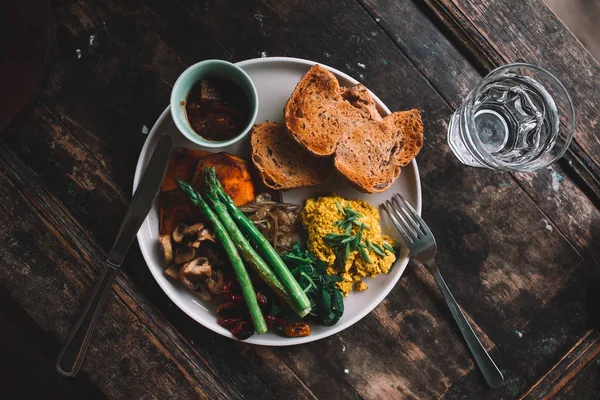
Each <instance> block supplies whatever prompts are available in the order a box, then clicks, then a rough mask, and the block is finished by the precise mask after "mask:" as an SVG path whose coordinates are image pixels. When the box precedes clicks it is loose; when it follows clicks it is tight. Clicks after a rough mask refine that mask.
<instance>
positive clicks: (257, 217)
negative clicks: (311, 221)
mask: <svg viewBox="0 0 600 400" xmlns="http://www.w3.org/2000/svg"><path fill="white" fill-rule="evenodd" d="M238 208H239V209H240V210H241V211H242V212H243V213H244V214H246V215H247V216H248V218H250V219H251V220H252V222H254V225H256V227H257V228H258V229H259V230H260V232H261V233H262V234H263V235H264V236H265V237H266V238H267V240H268V241H269V242H270V243H271V244H272V245H273V247H274V248H275V250H276V251H277V252H278V253H282V252H286V251H290V250H291V249H292V246H293V244H294V242H295V241H296V239H295V237H294V235H295V232H296V227H297V225H298V219H299V216H300V206H298V205H296V204H290V203H282V202H278V201H275V199H273V196H272V195H271V193H268V192H265V193H260V194H259V195H257V196H256V198H255V199H254V200H253V201H251V202H250V203H247V204H244V205H243V206H241V207H238Z"/></svg>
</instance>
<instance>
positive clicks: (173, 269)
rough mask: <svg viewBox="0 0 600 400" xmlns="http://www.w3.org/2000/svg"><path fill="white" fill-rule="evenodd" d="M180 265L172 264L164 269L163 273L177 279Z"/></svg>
mask: <svg viewBox="0 0 600 400" xmlns="http://www.w3.org/2000/svg"><path fill="white" fill-rule="evenodd" d="M180 268H181V265H177V264H173V265H171V266H170V267H169V268H167V269H166V270H165V274H167V275H168V276H170V277H171V278H173V279H179V269H180Z"/></svg>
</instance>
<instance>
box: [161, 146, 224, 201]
mask: <svg viewBox="0 0 600 400" xmlns="http://www.w3.org/2000/svg"><path fill="white" fill-rule="evenodd" d="M209 154H213V153H211V152H209V151H204V150H192V149H186V148H180V149H177V150H175V152H174V153H173V156H172V157H171V160H170V161H169V166H168V167H167V173H166V175H165V180H164V181H163V185H162V189H161V192H168V191H170V190H175V189H177V190H179V186H177V181H176V179H183V180H184V181H186V182H189V181H190V180H191V179H192V177H193V176H194V171H195V170H196V165H197V164H198V160H200V159H201V158H202V157H204V156H207V155H209Z"/></svg>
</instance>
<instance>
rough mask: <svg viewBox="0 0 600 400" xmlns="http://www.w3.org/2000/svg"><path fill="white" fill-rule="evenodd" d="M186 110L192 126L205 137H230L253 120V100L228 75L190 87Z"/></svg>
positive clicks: (209, 79) (208, 79) (227, 138)
mask: <svg viewBox="0 0 600 400" xmlns="http://www.w3.org/2000/svg"><path fill="white" fill-rule="evenodd" d="M185 113H186V116H187V120H188V123H189V124H190V126H191V127H192V129H193V130H194V131H195V132H196V133H197V134H198V135H200V136H202V137H203V138H204V139H207V140H213V141H217V142H218V141H225V140H229V139H231V138H233V137H235V136H237V135H239V134H240V133H242V131H243V130H244V129H245V128H246V126H247V125H248V123H249V122H250V104H249V101H248V98H247V97H246V93H245V92H244V90H243V89H242V88H241V87H240V86H239V85H237V84H236V83H235V82H232V81H230V80H228V79H223V78H207V79H202V80H201V81H198V82H197V83H196V84H195V85H194V86H193V87H192V90H190V93H189V94H188V97H187V101H186V103H185Z"/></svg>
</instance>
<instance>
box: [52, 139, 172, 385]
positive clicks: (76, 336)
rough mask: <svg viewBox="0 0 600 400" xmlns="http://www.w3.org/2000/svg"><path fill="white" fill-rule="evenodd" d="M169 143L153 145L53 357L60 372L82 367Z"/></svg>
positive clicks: (162, 173)
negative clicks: (80, 306) (88, 291)
mask: <svg viewBox="0 0 600 400" xmlns="http://www.w3.org/2000/svg"><path fill="white" fill-rule="evenodd" d="M171 146H172V140H171V137H170V136H167V135H165V136H163V137H162V138H161V139H160V140H159V141H158V143H157V145H156V147H155V148H154V152H153V153H152V158H151V159H150V162H149V163H148V167H147V168H146V171H145V172H144V175H143V176H142V179H141V181H140V184H139V185H138V187H137V189H136V191H135V193H134V195H133V199H132V200H131V203H130V204H129V208H128V209H127V213H126V214H125V219H123V223H122V224H121V228H120V229H119V233H118V234H117V238H116V239H115V243H114V245H113V247H112V249H111V251H110V253H109V255H108V259H107V260H106V262H105V264H104V268H103V270H102V273H101V275H100V278H99V279H98V282H97V283H96V286H95V287H94V291H93V293H92V296H91V297H90V299H89V300H88V302H87V304H86V306H85V308H84V309H83V312H82V313H81V315H80V317H79V319H78V320H77V323H75V326H74V327H73V330H72V331H71V334H70V335H69V339H67V342H66V343H65V345H64V346H63V348H62V350H61V351H60V354H59V355H58V359H57V360H56V369H57V370H58V372H59V373H60V374H61V375H63V376H66V377H73V376H75V375H77V372H79V369H80V368H81V364H82V363H83V359H84V358H85V352H86V351H87V348H88V345H89V344H90V339H91V338H92V333H93V332H94V327H95V326H96V321H97V320H98V316H99V315H100V311H101V310H102V306H103V305H104V301H105V300H106V296H107V295H108V293H109V292H110V289H111V286H112V283H113V282H114V280H115V278H116V277H117V274H118V273H119V269H120V267H121V263H122V262H123V259H124V258H125V255H126V254H127V251H128V250H129V247H130V246H131V243H133V240H134V239H135V236H136V234H137V232H138V230H139V229H140V226H142V223H143V222H144V220H145V219H146V216H147V215H148V212H150V209H151V208H152V205H153V204H154V201H155V200H156V197H157V196H158V193H159V192H160V187H161V185H162V182H163V179H164V177H165V173H166V171H167V165H168V163H169V158H170V155H171Z"/></svg>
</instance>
